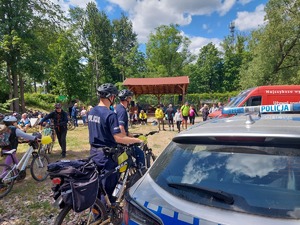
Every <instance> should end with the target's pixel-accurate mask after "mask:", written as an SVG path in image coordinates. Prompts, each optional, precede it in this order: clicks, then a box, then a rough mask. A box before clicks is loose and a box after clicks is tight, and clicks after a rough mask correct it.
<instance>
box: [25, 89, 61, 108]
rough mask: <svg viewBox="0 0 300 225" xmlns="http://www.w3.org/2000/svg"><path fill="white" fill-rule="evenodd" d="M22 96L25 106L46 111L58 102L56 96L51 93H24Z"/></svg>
mask: <svg viewBox="0 0 300 225" xmlns="http://www.w3.org/2000/svg"><path fill="white" fill-rule="evenodd" d="M24 97H25V102H26V104H27V106H29V107H35V108H40V109H44V110H47V111H50V110H52V109H53V107H54V104H55V103H56V102H59V100H58V96H57V95H52V94H38V93H33V94H30V93H26V94H25V95H24Z"/></svg>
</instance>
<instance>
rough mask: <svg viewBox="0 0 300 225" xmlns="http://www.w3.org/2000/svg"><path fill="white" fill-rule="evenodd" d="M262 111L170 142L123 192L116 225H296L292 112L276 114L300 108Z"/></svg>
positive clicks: (297, 175)
mask: <svg viewBox="0 0 300 225" xmlns="http://www.w3.org/2000/svg"><path fill="white" fill-rule="evenodd" d="M263 107H264V108H263ZM263 107H262V106H260V107H245V108H232V109H226V108H225V109H224V110H223V111H224V112H223V113H224V114H230V113H231V114H236V113H243V115H238V116H234V117H230V118H225V119H216V120H210V121H207V122H204V123H200V124H197V125H195V126H193V127H192V128H190V129H188V130H187V131H185V132H182V133H180V134H179V135H177V136H176V137H174V138H173V140H172V142H171V143H170V144H169V145H168V146H167V148H166V149H165V150H164V151H163V153H162V154H161V155H160V156H159V157H158V159H157V160H156V161H155V163H154V164H153V166H152V167H151V168H150V169H149V171H148V172H147V173H146V174H145V175H144V176H143V177H142V178H141V179H140V180H139V181H138V182H137V183H136V184H135V185H134V186H133V187H132V188H131V189H130V190H129V193H128V194H127V196H126V203H125V207H124V222H123V224H126V225H128V224H130V225H133V224H147V225H150V224H153V225H154V224H155V225H161V224H178V225H181V224H182V225H187V224H193V225H195V224H197V225H218V224H226V225H241V224H242V225H296V224H297V225H299V224H300V114H290V113H288V114H282V113H281V112H287V111H299V110H300V104H294V105H293V104H291V105H280V106H279V105H278V106H263ZM245 112H248V113H246V114H244V113H245ZM249 112H251V113H249ZM264 112H267V113H268V114H262V113H264ZM270 112H277V113H278V112H280V114H270Z"/></svg>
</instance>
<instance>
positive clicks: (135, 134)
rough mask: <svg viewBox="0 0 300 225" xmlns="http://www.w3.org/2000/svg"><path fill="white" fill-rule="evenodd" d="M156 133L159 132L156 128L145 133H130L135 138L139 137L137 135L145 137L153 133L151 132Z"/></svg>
mask: <svg viewBox="0 0 300 225" xmlns="http://www.w3.org/2000/svg"><path fill="white" fill-rule="evenodd" d="M156 133H159V131H157V130H155V131H150V132H149V133H147V134H142V133H134V134H132V136H133V137H135V138H137V137H139V136H145V137H147V136H149V135H153V134H156Z"/></svg>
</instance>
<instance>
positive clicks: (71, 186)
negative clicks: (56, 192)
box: [48, 160, 99, 212]
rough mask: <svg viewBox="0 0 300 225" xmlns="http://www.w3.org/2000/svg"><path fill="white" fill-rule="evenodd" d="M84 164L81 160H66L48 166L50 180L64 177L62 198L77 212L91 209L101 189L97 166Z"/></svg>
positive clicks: (61, 189) (61, 188)
mask: <svg viewBox="0 0 300 225" xmlns="http://www.w3.org/2000/svg"><path fill="white" fill-rule="evenodd" d="M82 164H84V162H81V161H80V160H71V161H67V160H65V161H59V162H55V163H51V164H49V165H48V172H49V175H50V178H51V177H56V176H61V177H64V184H63V185H62V186H61V187H60V191H61V196H62V199H63V201H64V203H65V204H66V205H70V206H72V209H73V210H74V211H75V212H81V211H83V210H85V209H87V208H89V207H91V206H92V205H93V204H94V203H95V201H96V198H97V194H98V189H99V176H98V171H97V169H96V165H95V164H90V165H88V166H85V165H82ZM74 166H75V167H74ZM76 167H77V168H76Z"/></svg>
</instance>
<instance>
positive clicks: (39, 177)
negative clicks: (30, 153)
mask: <svg viewBox="0 0 300 225" xmlns="http://www.w3.org/2000/svg"><path fill="white" fill-rule="evenodd" d="M49 163H50V160H49V158H48V156H47V155H46V154H44V153H40V154H38V155H37V156H36V157H33V159H32V162H31V165H30V173H31V176H32V177H33V179H35V180H36V181H44V180H46V178H47V177H48V172H47V166H48V164H49Z"/></svg>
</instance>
